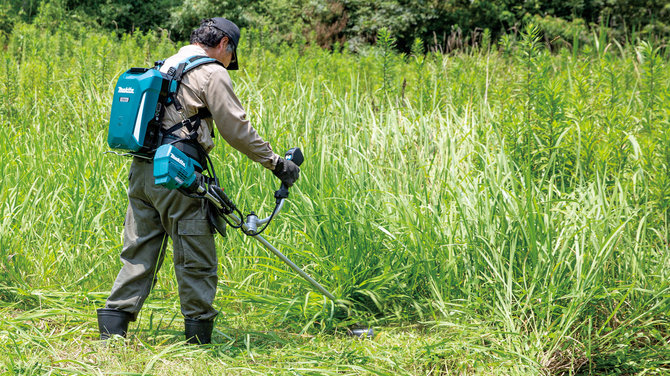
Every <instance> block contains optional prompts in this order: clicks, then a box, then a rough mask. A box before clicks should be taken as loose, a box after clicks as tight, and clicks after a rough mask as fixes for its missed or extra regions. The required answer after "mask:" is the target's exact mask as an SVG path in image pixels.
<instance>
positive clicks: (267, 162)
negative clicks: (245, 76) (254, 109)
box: [161, 45, 279, 170]
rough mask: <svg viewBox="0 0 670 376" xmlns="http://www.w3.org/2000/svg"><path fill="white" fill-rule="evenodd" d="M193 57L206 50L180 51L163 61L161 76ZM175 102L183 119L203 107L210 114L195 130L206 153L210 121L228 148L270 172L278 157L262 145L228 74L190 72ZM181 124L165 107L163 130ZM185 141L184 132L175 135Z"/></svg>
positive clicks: (211, 69) (214, 68)
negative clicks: (233, 149) (182, 108)
mask: <svg viewBox="0 0 670 376" xmlns="http://www.w3.org/2000/svg"><path fill="white" fill-rule="evenodd" d="M195 55H206V53H205V50H204V49H202V48H201V47H199V46H196V45H188V46H184V47H182V48H181V49H180V50H179V52H178V53H177V54H176V55H173V56H172V57H170V58H168V59H166V60H165V63H164V64H163V66H162V67H161V72H167V71H168V70H169V69H170V67H173V66H175V67H176V65H178V64H179V63H180V62H181V61H183V60H184V59H187V58H189V57H191V56H195ZM177 98H178V100H179V101H180V102H181V104H182V106H184V115H185V116H186V117H187V118H188V117H191V116H193V115H195V114H196V113H197V112H198V110H199V109H200V108H203V107H206V108H208V109H209V111H210V112H211V113H212V119H209V118H208V119H203V121H202V122H201V124H200V128H199V129H198V142H200V144H201V145H202V147H203V148H204V149H205V151H207V152H209V151H210V150H212V148H214V140H212V134H213V133H212V129H213V128H212V126H213V124H212V120H214V124H216V128H217V129H218V131H219V133H220V134H221V136H222V137H223V139H224V140H226V142H228V144H230V146H232V147H234V148H235V149H237V150H239V151H240V152H242V153H244V154H245V155H246V156H247V157H249V158H251V160H253V161H255V162H258V163H260V164H261V165H263V166H264V167H266V168H268V169H271V170H273V169H274V168H275V165H276V164H277V160H278V158H279V156H278V155H277V154H275V153H274V152H273V151H272V147H270V144H269V143H268V142H266V141H264V140H263V139H262V138H261V137H260V136H259V135H258V132H256V129H254V127H252V126H251V124H250V123H249V120H247V113H246V111H245V110H244V108H243V107H242V104H241V103H240V100H239V99H238V98H237V95H235V92H233V84H232V81H231V80H230V76H229V75H228V71H227V70H226V69H225V68H224V67H223V66H221V65H220V64H203V65H201V66H199V67H197V68H195V69H193V70H192V71H189V72H188V73H187V74H185V75H184V76H183V78H182V81H181V85H180V88H179V92H178V93H177ZM180 121H182V117H181V115H180V114H179V113H178V112H177V110H176V109H175V107H174V106H173V105H170V106H168V107H167V109H166V111H165V115H164V116H163V128H165V129H167V128H169V127H171V126H172V125H174V124H176V123H178V122H180ZM175 134H176V135H177V136H180V137H185V136H186V131H185V130H183V131H177V132H175Z"/></svg>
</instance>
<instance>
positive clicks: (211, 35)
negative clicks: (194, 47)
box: [191, 18, 232, 49]
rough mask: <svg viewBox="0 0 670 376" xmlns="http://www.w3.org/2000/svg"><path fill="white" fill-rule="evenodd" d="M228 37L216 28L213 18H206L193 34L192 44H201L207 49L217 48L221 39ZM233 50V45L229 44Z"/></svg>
mask: <svg viewBox="0 0 670 376" xmlns="http://www.w3.org/2000/svg"><path fill="white" fill-rule="evenodd" d="M225 36H227V35H226V34H224V33H223V31H221V30H219V29H217V28H216V27H214V21H213V20H212V19H211V18H205V19H204V20H202V21H200V27H198V28H197V29H195V30H193V32H192V33H191V44H194V43H199V44H202V45H205V46H207V47H216V46H217V45H218V44H219V43H221V38H223V37H225ZM228 47H229V48H230V49H232V43H228Z"/></svg>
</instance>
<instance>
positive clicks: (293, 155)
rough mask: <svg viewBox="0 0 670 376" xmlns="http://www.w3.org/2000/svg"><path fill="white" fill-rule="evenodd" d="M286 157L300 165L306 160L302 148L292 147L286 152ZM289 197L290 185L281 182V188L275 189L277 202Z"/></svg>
mask: <svg viewBox="0 0 670 376" xmlns="http://www.w3.org/2000/svg"><path fill="white" fill-rule="evenodd" d="M284 159H286V160H287V161H291V162H293V163H295V164H297V165H298V166H300V165H301V164H302V162H304V161H305V156H304V155H302V150H300V148H291V149H289V150H288V151H287V152H286V154H284ZM287 197H288V187H287V186H286V184H284V183H281V186H280V187H279V190H278V191H275V198H276V199H277V202H279V200H282V199H285V198H287Z"/></svg>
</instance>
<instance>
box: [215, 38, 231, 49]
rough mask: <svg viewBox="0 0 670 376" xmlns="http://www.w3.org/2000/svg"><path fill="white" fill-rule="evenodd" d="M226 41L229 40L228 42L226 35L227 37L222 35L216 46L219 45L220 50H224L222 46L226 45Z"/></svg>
mask: <svg viewBox="0 0 670 376" xmlns="http://www.w3.org/2000/svg"><path fill="white" fill-rule="evenodd" d="M228 43H229V42H228V37H227V36H224V37H223V38H221V41H220V42H219V45H218V46H217V47H220V48H221V49H222V51H225V48H224V47H226V45H227V44H228Z"/></svg>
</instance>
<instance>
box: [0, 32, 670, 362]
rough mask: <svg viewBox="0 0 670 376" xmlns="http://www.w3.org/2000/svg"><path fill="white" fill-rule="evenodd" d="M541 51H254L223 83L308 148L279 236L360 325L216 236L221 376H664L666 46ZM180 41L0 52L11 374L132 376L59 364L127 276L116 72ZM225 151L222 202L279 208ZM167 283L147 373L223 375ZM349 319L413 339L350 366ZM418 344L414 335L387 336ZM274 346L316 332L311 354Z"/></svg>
mask: <svg viewBox="0 0 670 376" xmlns="http://www.w3.org/2000/svg"><path fill="white" fill-rule="evenodd" d="M539 40H540V39H539V38H538V35H537V31H536V30H535V29H533V28H532V27H529V28H527V29H526V30H525V31H524V33H523V34H522V36H521V39H520V41H518V42H514V41H511V40H507V41H506V44H505V45H504V50H503V51H502V52H497V51H496V50H495V48H494V47H495V46H493V47H492V49H489V46H486V45H485V46H482V47H481V48H478V49H472V50H469V51H467V52H463V53H459V54H456V55H439V54H428V55H419V53H420V52H421V48H420V46H418V45H417V46H416V48H415V49H414V51H416V54H417V56H398V55H396V54H394V53H393V52H392V51H391V50H389V49H382V50H374V49H372V50H369V51H367V52H364V53H361V54H359V55H350V54H348V53H340V52H329V51H324V50H321V49H318V48H314V47H310V46H297V47H281V48H276V49H275V48H272V47H271V46H266V45H263V44H262V42H259V41H262V39H261V38H253V41H255V43H256V44H245V43H247V42H246V41H245V39H244V38H243V40H242V41H243V44H242V45H241V47H240V53H241V57H242V60H241V61H242V68H243V69H242V70H241V71H239V72H237V73H233V74H232V76H233V81H234V83H235V89H236V92H237V93H238V95H239V97H240V98H241V99H242V101H243V103H244V104H245V107H246V108H247V109H248V111H249V117H250V119H251V121H252V123H253V124H254V125H255V126H256V127H257V129H258V130H259V132H260V133H261V135H262V136H263V137H264V138H265V139H267V140H268V141H270V142H271V144H272V145H273V147H274V148H275V150H276V151H277V152H279V153H281V152H282V151H284V150H286V149H288V148H289V147H293V146H300V147H301V148H302V149H303V151H304V152H305V155H306V162H305V163H304V165H303V166H302V174H301V178H300V180H299V181H298V183H297V184H296V186H295V188H294V189H293V190H292V192H291V197H290V204H289V205H288V207H287V208H286V209H285V211H284V212H283V213H282V215H281V216H280V217H279V218H278V219H277V220H276V221H275V222H273V225H272V227H271V228H270V229H269V230H268V232H267V238H268V239H269V240H270V241H271V242H272V243H274V244H276V245H277V246H278V247H279V248H280V249H281V250H282V251H283V252H285V253H286V254H287V255H288V256H289V257H290V258H291V259H292V260H293V261H295V262H296V263H297V264H299V265H302V266H304V268H305V270H306V271H307V272H308V273H310V274H311V275H312V276H314V277H315V279H317V280H318V281H320V282H321V283H322V284H323V285H324V286H326V288H328V289H329V290H331V291H333V292H334V293H335V295H336V296H338V297H341V298H342V299H343V300H344V301H345V302H347V306H348V308H349V309H350V312H349V315H348V316H347V317H342V316H340V315H338V314H337V312H336V310H335V306H334V305H332V304H331V303H330V302H328V301H326V300H325V299H324V298H323V297H321V296H320V295H319V294H317V293H315V292H313V291H312V290H311V289H310V287H309V285H308V284H307V283H305V282H304V281H302V280H301V278H300V277H298V276H296V275H295V274H294V273H293V272H291V271H290V269H288V268H287V267H286V266H285V265H283V264H282V263H281V262H280V261H279V260H278V259H276V258H275V257H274V256H272V255H271V254H269V253H268V252H267V251H266V250H264V249H263V248H262V247H261V246H259V245H258V244H256V242H255V241H254V240H253V239H248V238H245V237H243V236H242V235H240V234H237V233H234V232H232V231H230V232H229V236H228V238H226V239H218V240H217V245H218V249H219V258H220V274H219V275H220V280H221V283H220V286H219V287H220V289H219V292H218V295H217V300H216V305H217V308H218V309H220V310H221V311H222V315H221V319H220V320H219V322H218V323H217V332H216V333H215V341H217V342H218V343H220V344H221V346H220V347H219V350H216V351H221V352H228V353H229V354H232V355H230V356H232V359H229V362H228V361H226V362H228V363H226V362H224V363H226V364H229V363H232V364H238V365H239V362H240V359H241V358H240V356H241V355H240V356H236V355H235V354H236V353H238V352H239V354H242V353H244V354H249V355H250V356H251V357H252V358H253V351H252V349H251V347H253V346H257V347H258V348H259V349H264V350H265V351H267V354H274V352H277V351H280V352H281V351H285V352H291V351H294V352H295V353H296V354H297V355H295V357H293V358H292V357H289V356H288V355H286V356H287V358H284V359H283V360H282V361H281V362H284V363H282V364H284V365H285V366H287V365H290V367H296V364H299V363H300V362H303V361H307V359H318V362H320V364H322V366H321V367H320V368H319V367H316V366H315V367H316V368H314V369H312V368H310V367H311V366H310V367H307V368H306V369H308V371H309V372H319V371H318V370H321V371H323V370H324V369H330V370H334V369H337V368H338V367H343V368H341V369H342V370H345V372H350V373H366V372H371V373H374V372H379V373H382V374H385V373H388V374H429V373H431V372H432V373H433V374H450V373H452V372H453V373H474V372H484V373H487V372H490V373H499V372H503V373H538V372H550V373H576V372H581V373H605V372H612V373H616V372H619V373H645V372H646V373H649V374H654V373H655V374H661V373H663V372H667V371H668V369H669V368H670V365H669V364H668V361H667V359H668V352H669V350H670V348H669V345H668V343H669V342H668V341H670V331H669V328H668V312H670V304H669V303H670V284H669V282H668V281H669V274H670V268H669V267H670V259H669V253H668V244H669V243H668V235H669V234H668V196H669V193H670V184H668V176H669V175H668V163H669V162H670V146H669V145H670V144H669V132H670V131H668V129H669V128H670V127H669V125H670V124H669V118H670V112H669V111H668V108H670V106H669V105H670V89H669V88H670V81H669V80H670V77H669V75H668V69H669V67H668V63H667V57H668V55H667V50H665V49H662V48H659V47H657V46H653V45H651V44H648V43H644V42H640V43H639V44H638V45H636V46H618V45H616V44H614V45H612V44H610V45H607V46H606V47H605V48H599V49H597V50H591V49H590V48H589V47H584V48H583V49H582V50H580V51H579V52H578V53H573V52H572V51H568V50H561V51H559V52H558V53H556V54H553V55H552V54H550V53H549V52H548V51H547V50H546V49H544V48H543V45H542V44H541V43H539ZM389 42H391V41H390V40H389ZM177 48H178V46H176V45H174V44H173V43H171V42H170V41H168V40H166V39H162V38H160V37H156V36H154V35H152V34H146V35H144V34H136V35H133V36H124V37H122V38H120V39H118V38H116V37H114V36H111V35H105V34H96V33H84V31H79V32H72V31H71V30H70V31H68V32H65V31H56V32H54V33H52V34H48V35H42V31H41V30H38V29H35V28H34V27H32V26H22V27H19V28H17V30H16V31H15V32H14V33H13V34H12V35H11V36H10V38H9V40H8V41H7V45H6V47H5V48H4V49H3V50H2V52H0V77H2V79H1V80H0V119H1V122H2V132H0V150H2V154H1V155H2V163H0V198H1V200H0V203H1V204H0V214H1V217H0V218H1V220H0V268H2V270H3V273H2V275H0V304H1V305H2V306H1V307H0V309H2V310H3V311H4V312H7V315H6V317H3V318H2V319H0V338H2V339H3V341H0V342H3V343H1V344H0V348H2V349H3V350H4V353H5V354H6V355H4V356H0V359H1V360H2V364H4V367H5V368H6V369H7V370H9V372H10V373H11V372H12V370H13V371H14V372H15V373H20V372H23V373H30V372H33V373H40V372H45V370H52V371H53V370H56V372H61V371H62V370H65V371H62V372H64V373H67V372H74V371H73V370H77V372H82V373H95V372H98V371H95V370H96V369H97V370H100V369H102V370H103V372H116V371H119V368H118V364H117V363H115V362H121V364H122V362H123V360H122V359H124V357H127V356H129V355H128V354H125V353H124V352H122V351H121V352H117V353H114V354H113V355H110V356H111V358H110V359H112V360H109V359H107V360H100V359H98V363H96V362H95V361H91V362H88V363H87V362H86V361H84V362H83V363H77V362H76V361H74V360H73V359H76V357H75V356H74V355H73V356H69V355H66V356H62V355H59V354H63V353H65V354H68V350H67V349H70V350H69V351H70V352H74V350H72V348H73V347H74V348H77V349H78V346H84V347H86V346H88V345H81V343H79V342H81V341H84V342H86V341H90V340H92V338H94V337H95V335H96V328H95V324H94V308H96V307H100V306H102V304H104V298H105V297H106V293H107V292H108V290H109V288H110V287H111V283H112V281H113V279H114V277H115V275H116V273H117V272H118V269H119V267H120V261H119V260H118V254H119V251H120V248H121V245H122V235H121V230H122V221H123V214H124V212H125V207H126V201H125V188H126V181H127V180H126V179H127V168H128V160H127V159H123V158H120V157H116V156H111V155H108V154H103V153H104V152H105V151H106V150H107V146H106V126H107V117H108V112H109V104H110V101H111V96H112V91H113V87H114V84H115V82H116V78H117V77H118V75H119V74H120V73H122V72H123V71H124V70H126V69H127V68H128V67H130V66H148V65H151V64H152V63H153V61H154V60H158V59H161V58H164V57H166V56H168V55H170V54H171V53H173V52H174V51H175V50H176V49H177ZM216 143H217V146H216V148H215V150H214V152H213V153H212V155H213V157H214V162H215V165H216V166H217V169H218V173H219V175H220V176H221V177H223V179H222V180H223V185H224V187H225V189H226V191H227V192H228V194H229V196H231V197H232V198H233V199H234V201H236V202H237V203H238V204H239V206H240V207H241V208H243V209H244V210H245V211H249V210H257V211H260V212H261V213H268V212H269V211H270V210H271V204H272V202H271V201H272V192H273V189H276V185H277V181H276V179H275V178H274V177H273V176H272V174H270V173H269V172H267V171H264V170H263V169H262V168H261V167H259V166H257V165H256V164H254V163H253V162H251V161H249V160H247V159H246V158H245V157H243V156H242V155H241V154H239V153H237V152H235V151H234V150H231V148H230V147H228V146H227V145H225V142H223V141H222V140H220V139H219V138H217V139H216ZM168 257H170V256H168ZM172 275H173V270H172V266H171V263H170V262H166V263H165V266H164V270H162V271H161V273H160V276H159V283H158V285H157V287H156V289H155V291H154V292H153V293H152V296H151V297H150V298H149V300H148V301H147V304H146V306H145V309H144V310H143V312H142V315H141V317H140V320H139V321H138V323H135V324H133V325H134V327H131V331H132V332H133V333H136V336H137V337H136V338H137V339H138V340H139V341H140V342H139V343H140V344H141V345H142V346H148V347H146V348H147V349H150V350H146V351H147V352H148V354H149V355H147V358H143V359H144V360H143V361H141V362H138V364H136V365H134V366H133V367H134V368H133V369H135V370H136V372H138V373H142V372H145V371H146V372H158V373H160V372H161V371H160V370H164V369H165V368H161V367H163V366H161V365H160V364H166V363H169V362H171V361H173V360H174V359H179V358H180V357H187V358H189V357H195V358H198V357H203V356H204V357H207V356H214V357H218V356H220V354H219V355H217V354H218V353H216V351H214V355H212V354H210V355H207V354H204V355H203V354H202V353H199V352H197V351H196V353H194V354H196V355H193V354H191V353H190V351H191V350H189V349H184V348H182V347H179V346H175V343H176V342H177V341H178V339H179V338H180V337H178V335H179V331H180V330H181V326H180V324H179V323H180V320H181V318H180V317H179V316H178V315H177V313H178V312H179V309H178V306H179V304H178V296H177V294H176V291H177V288H176V282H175V280H174V278H173V277H172ZM350 324H365V325H374V326H377V327H381V328H382V333H383V332H384V331H385V330H386V331H388V333H393V334H397V333H400V334H398V335H397V336H395V337H393V339H392V340H390V339H389V338H390V337H382V340H388V342H382V343H384V345H378V346H386V345H388V346H391V347H390V348H396V347H397V346H398V345H397V344H402V343H407V346H406V348H405V349H404V350H403V351H404V352H403V351H401V352H400V353H399V354H397V357H398V358H395V356H396V355H393V356H391V357H390V358H388V357H386V356H384V355H381V354H379V353H374V352H373V350H372V349H373V348H374V345H371V344H370V345H366V344H365V343H362V344H360V347H359V348H358V350H357V352H353V353H350V354H351V356H349V357H347V356H345V355H346V354H347V352H346V350H344V349H336V350H332V349H329V345H328V343H335V344H340V342H339V341H340V340H339V339H338V337H336V336H335V337H333V336H331V335H330V333H332V332H333V330H335V332H341V331H342V330H343V328H344V327H345V326H347V325H350ZM239 325H243V326H245V327H247V328H248V329H249V330H251V331H252V332H251V333H252V334H253V335H254V336H258V335H259V334H258V333H266V332H268V331H270V334H267V335H268V336H270V337H269V339H268V340H267V341H268V343H269V345H267V348H266V347H264V346H265V345H264V343H265V342H264V340H260V341H259V340H257V341H256V342H253V341H251V340H250V338H251V337H250V334H249V333H250V332H244V333H247V334H244V335H239V332H238V331H237V330H233V329H227V328H233V327H236V326H239ZM405 325H410V326H411V327H414V328H416V329H415V330H410V331H409V332H404V331H403V332H398V329H392V328H393V327H396V326H405ZM415 325H418V326H415ZM49 328H55V329H53V330H50V329H49ZM274 331H279V332H280V334H279V336H280V337H281V336H286V335H288V336H289V337H290V336H291V334H290V333H304V334H305V335H317V337H316V338H318V339H317V340H316V342H317V343H318V345H314V344H308V343H303V342H300V341H298V342H295V341H294V340H289V341H288V342H287V340H286V339H285V338H284V339H278V338H275V337H272V336H273V335H275V334H272V333H273V332H274ZM282 333H283V334H282ZM263 335H265V334H263ZM263 335H261V337H262V336H263ZM390 336H391V335H390ZM469 336H472V338H470V337H469ZM422 338H424V339H423V340H422ZM68 341H70V342H68ZM72 341H74V342H77V343H78V344H77V345H72ZM421 341H424V342H421ZM417 344H419V345H417ZM312 345H314V346H317V347H316V348H315V349H313V350H311V349H310V346H312ZM357 346H358V345H357ZM394 346H395V347H394ZM400 346H401V347H402V346H405V345H400ZM417 346H418V347H417ZM294 347H296V348H294ZM62 348H65V350H63V349H62ZM282 349H283V350H282ZM77 351H78V350H77ZM91 351H92V350H91ZM245 351H246V352H245ZM258 351H260V350H258ZM311 351H314V354H312V355H309V354H310V352H311ZM333 351H335V353H337V354H340V355H338V356H337V357H336V359H330V360H325V359H326V358H324V355H316V354H321V353H320V352H322V353H323V352H325V353H326V354H333ZM390 351H391V350H390ZM392 351H395V350H392ZM20 354H33V355H34V356H36V357H42V358H45V359H47V358H58V359H64V360H63V362H64V364H65V366H63V367H61V366H60V365H58V363H48V362H47V363H48V364H45V363H44V361H42V362H41V363H39V364H38V363H32V362H31V360H30V357H29V356H26V355H20ZM124 354H125V355H124ZM151 354H153V355H151ZM362 354H368V355H365V356H363V355H362ZM460 354H465V355H466V356H465V358H464V359H462V360H459V359H460ZM273 356H274V355H273ZM404 357H408V358H406V359H404ZM207 359H209V358H207ZM217 359H218V358H217ZM393 359H395V360H393ZM399 359H404V360H399ZM407 359H414V360H415V361H414V363H411V362H410V364H408V363H407V362H408V360H407ZM281 362H280V363H281ZM260 363H261V364H263V361H261V362H260ZM308 363H309V361H308ZM92 364H97V366H95V365H92ZM217 364H218V363H217ZM323 364H326V366H323ZM219 366H220V364H219ZM256 366H259V364H256ZM266 366H267V367H269V368H263V366H261V368H259V369H260V370H261V372H270V371H271V370H276V369H275V368H273V366H271V365H266ZM31 367H33V368H31ZM35 367H37V368H35ZM59 367H60V368H59ZM96 367H98V368H96ZM217 367H218V366H217ZM245 367H246V366H245ZM61 368H62V370H61V371H58V370H59V369H61ZM242 368H243V369H240V373H243V372H242V371H243V370H244V371H245V372H246V371H249V370H247V369H246V368H244V367H242ZM68 370H69V371H68ZM105 370H106V371H105ZM252 370H253V369H251V371H250V372H252ZM310 370H311V371H310ZM173 371H174V372H177V373H179V372H180V371H177V370H176V369H175V370H173ZM197 372H198V373H207V372H212V371H211V370H210V371H206V370H203V369H200V371H197ZM233 374H234V372H233Z"/></svg>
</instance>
